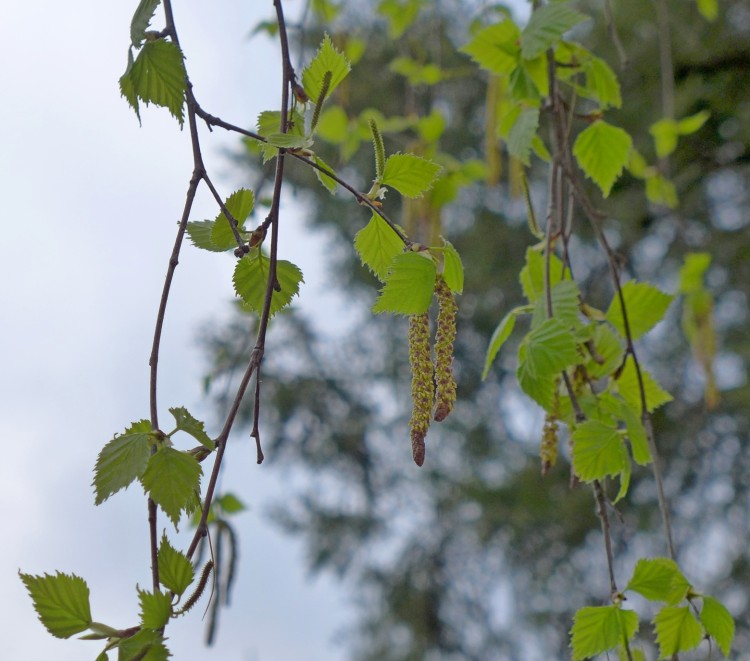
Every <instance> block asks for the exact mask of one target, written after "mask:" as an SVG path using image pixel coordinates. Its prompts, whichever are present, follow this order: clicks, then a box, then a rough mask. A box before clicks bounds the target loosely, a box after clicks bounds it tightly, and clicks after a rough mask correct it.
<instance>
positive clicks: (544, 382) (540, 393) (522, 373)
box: [516, 343, 559, 411]
mask: <svg viewBox="0 0 750 661" xmlns="http://www.w3.org/2000/svg"><path fill="white" fill-rule="evenodd" d="M528 353H529V350H528V346H527V345H526V344H524V343H521V345H520V346H519V347H518V369H517V370H516V378H517V379H518V385H519V386H520V387H521V390H523V391H524V392H525V393H526V394H527V395H528V396H529V397H531V399H533V400H534V401H535V402H536V403H537V404H539V406H541V407H542V408H543V409H544V410H545V411H552V410H553V408H554V406H555V390H556V388H557V384H558V379H559V377H558V376H557V375H555V376H549V375H546V374H545V375H542V376H540V375H538V374H536V373H534V372H533V371H532V368H531V367H530V363H529V362H528V360H527V357H528Z"/></svg>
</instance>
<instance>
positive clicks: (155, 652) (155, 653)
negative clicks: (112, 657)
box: [117, 629, 171, 661]
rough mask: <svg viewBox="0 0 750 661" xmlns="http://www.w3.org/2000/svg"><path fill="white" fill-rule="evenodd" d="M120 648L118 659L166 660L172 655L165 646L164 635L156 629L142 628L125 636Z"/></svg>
mask: <svg viewBox="0 0 750 661" xmlns="http://www.w3.org/2000/svg"><path fill="white" fill-rule="evenodd" d="M117 649H118V657H117V659H118V661H136V659H137V660H138V661H165V660H166V659H167V658H169V657H170V656H171V655H170V653H169V650H167V648H166V647H165V646H164V637H163V636H162V634H161V633H159V632H158V631H155V630H154V629H141V630H140V631H139V632H138V633H136V634H135V635H133V636H130V637H129V638H123V639H122V640H121V641H120V643H119V645H118V646H117Z"/></svg>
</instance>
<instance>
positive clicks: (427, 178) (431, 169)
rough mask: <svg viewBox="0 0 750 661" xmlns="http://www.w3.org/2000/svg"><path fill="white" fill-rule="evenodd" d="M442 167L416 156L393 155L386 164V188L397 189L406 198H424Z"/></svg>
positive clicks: (383, 182)
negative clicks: (423, 195)
mask: <svg viewBox="0 0 750 661" xmlns="http://www.w3.org/2000/svg"><path fill="white" fill-rule="evenodd" d="M440 170H441V167H440V166H439V165H438V164H437V163H433V162H432V161H428V160H427V159H425V158H421V157H419V156H415V155H414V154H393V155H392V156H389V157H388V160H387V161H386V162H385V171H384V172H383V180H382V181H381V182H380V183H381V184H383V185H384V186H390V187H391V188H395V189H396V190H397V191H398V192H399V193H401V194H402V195H405V196H406V197H422V194H423V193H424V192H425V191H427V190H429V189H430V188H431V187H432V184H433V182H434V181H435V178H436V177H437V176H438V174H439V173H440Z"/></svg>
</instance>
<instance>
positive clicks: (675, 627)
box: [653, 606, 703, 659]
mask: <svg viewBox="0 0 750 661" xmlns="http://www.w3.org/2000/svg"><path fill="white" fill-rule="evenodd" d="M653 624H654V630H655V631H656V643H657V644H658V646H659V658H660V659H665V658H669V657H671V656H673V655H674V654H678V653H679V652H687V651H688V650H691V649H694V648H695V647H698V645H700V644H701V641H702V640H703V627H702V626H701V625H700V622H698V620H696V619H695V615H693V613H692V612H691V611H690V607H689V606H682V607H676V606H665V607H664V608H662V609H661V610H660V611H659V612H658V613H657V614H656V616H655V617H654V619H653Z"/></svg>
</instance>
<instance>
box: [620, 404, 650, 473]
mask: <svg viewBox="0 0 750 661" xmlns="http://www.w3.org/2000/svg"><path fill="white" fill-rule="evenodd" d="M619 401H620V417H621V418H622V421H623V422H624V423H625V426H626V428H627V434H628V440H629V441H630V449H631V451H632V452H633V459H634V460H635V462H636V463H637V464H639V465H640V466H647V465H648V464H650V463H651V461H652V458H651V450H649V447H648V437H647V436H646V430H645V428H644V427H643V423H642V422H641V420H640V418H639V417H638V416H637V415H636V412H635V410H634V409H633V408H632V407H631V406H630V405H629V404H628V403H627V402H624V401H622V400H619Z"/></svg>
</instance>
